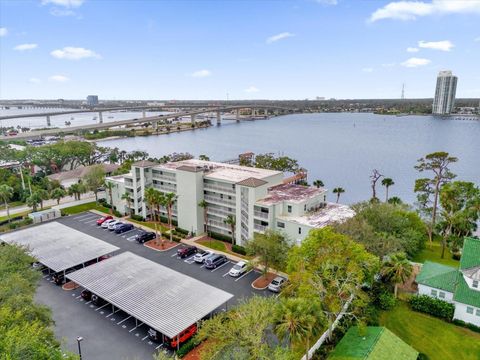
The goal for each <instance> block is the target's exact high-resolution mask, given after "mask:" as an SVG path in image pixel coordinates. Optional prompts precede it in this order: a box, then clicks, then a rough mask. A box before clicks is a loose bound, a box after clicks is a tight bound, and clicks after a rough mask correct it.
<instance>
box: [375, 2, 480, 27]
mask: <svg viewBox="0 0 480 360" xmlns="http://www.w3.org/2000/svg"><path fill="white" fill-rule="evenodd" d="M468 13H477V14H480V0H432V1H431V2H425V1H394V2H391V3H388V4H387V5H385V6H384V7H382V8H380V9H377V10H376V11H375V12H374V13H373V14H372V15H371V16H370V19H369V20H370V21H371V22H374V21H377V20H382V19H396V20H415V19H417V18H419V17H422V16H428V15H447V14H468Z"/></svg>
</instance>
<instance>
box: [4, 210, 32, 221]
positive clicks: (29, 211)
mask: <svg viewBox="0 0 480 360" xmlns="http://www.w3.org/2000/svg"><path fill="white" fill-rule="evenodd" d="M31 212H32V210H26V211H23V212H20V213H16V214H10V219H11V218H14V217H17V216H26V215H28V214H30V213H31ZM7 219H8V217H7V216H6V215H5V216H0V221H4V220H7Z"/></svg>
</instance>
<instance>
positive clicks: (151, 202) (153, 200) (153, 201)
mask: <svg viewBox="0 0 480 360" xmlns="http://www.w3.org/2000/svg"><path fill="white" fill-rule="evenodd" d="M157 193H158V191H157V190H155V189H154V188H148V189H147V190H145V197H144V199H145V202H146V203H147V206H148V208H149V209H150V211H151V213H152V219H153V222H154V224H155V236H156V238H157V239H158V229H157V222H156V221H155V220H156V219H155V206H156V205H157V201H158V195H157Z"/></svg>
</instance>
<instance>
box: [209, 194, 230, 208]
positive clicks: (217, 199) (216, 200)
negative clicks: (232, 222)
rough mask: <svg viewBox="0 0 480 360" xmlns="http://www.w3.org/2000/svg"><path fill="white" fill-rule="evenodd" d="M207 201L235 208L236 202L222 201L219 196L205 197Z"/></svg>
mask: <svg viewBox="0 0 480 360" xmlns="http://www.w3.org/2000/svg"><path fill="white" fill-rule="evenodd" d="M204 199H205V201H213V202H216V203H218V204H227V205H230V206H235V205H236V204H235V201H234V200H229V199H222V198H220V197H218V196H210V195H205V196H204Z"/></svg>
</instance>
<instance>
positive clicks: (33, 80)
mask: <svg viewBox="0 0 480 360" xmlns="http://www.w3.org/2000/svg"><path fill="white" fill-rule="evenodd" d="M28 82H30V83H32V84H40V83H41V82H42V81H41V80H40V79H39V78H34V77H33V78H30V79H28Z"/></svg>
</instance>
